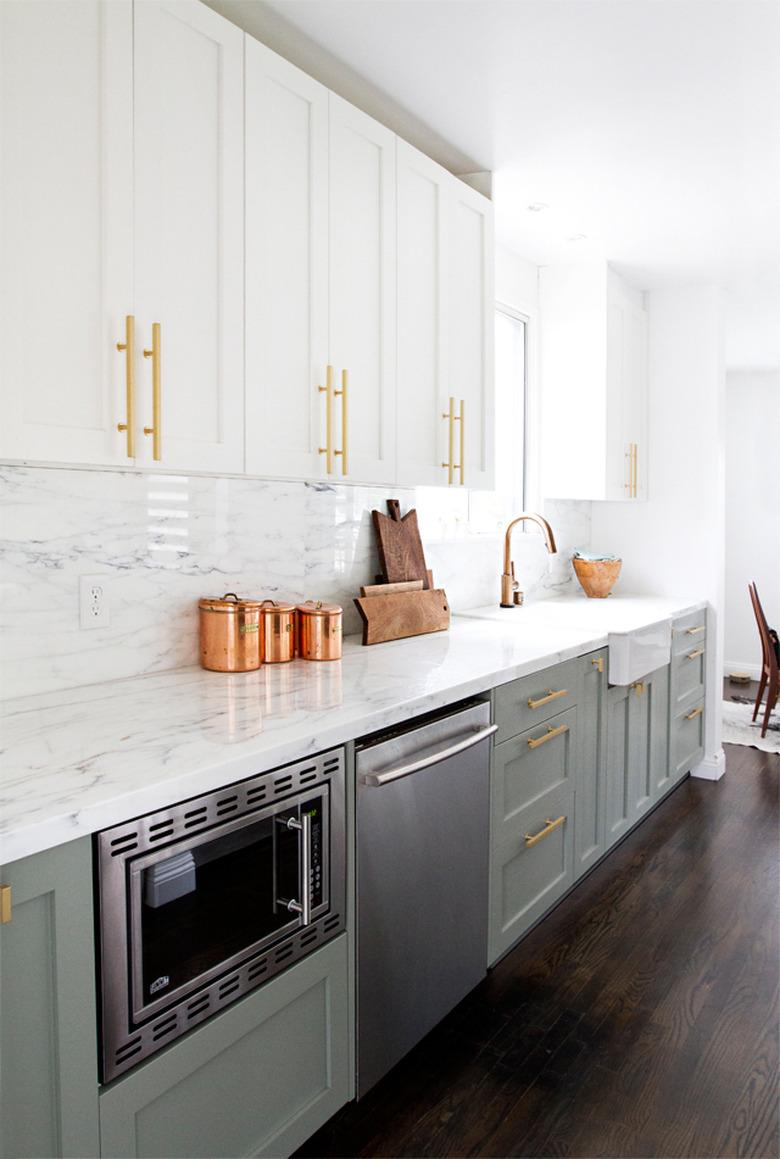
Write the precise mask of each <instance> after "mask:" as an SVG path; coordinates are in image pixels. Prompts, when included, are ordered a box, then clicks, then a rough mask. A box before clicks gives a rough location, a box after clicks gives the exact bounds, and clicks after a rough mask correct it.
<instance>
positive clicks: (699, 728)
mask: <svg viewBox="0 0 780 1159" xmlns="http://www.w3.org/2000/svg"><path fill="white" fill-rule="evenodd" d="M671 751H672V768H673V770H674V776H675V779H676V780H679V779H680V777H682V776H683V774H684V773H687V772H688V771H689V770H690V768H691V766H692V765H694V764H695V763H696V761H697V760H699V758H700V757H701V756H702V755H703V753H704V700H703V699H702V700H700V701H699V703H698V704H696V703H693V704H691V705H689V706H688V707H687V708H686V709H685V711H684V712H682V713H680V715H679V716H677V717H675V719H674V721H673V722H672V743H671Z"/></svg>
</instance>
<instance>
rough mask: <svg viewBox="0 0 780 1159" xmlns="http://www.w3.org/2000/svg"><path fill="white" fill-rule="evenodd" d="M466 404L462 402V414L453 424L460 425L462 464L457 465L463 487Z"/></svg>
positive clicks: (464, 477)
mask: <svg viewBox="0 0 780 1159" xmlns="http://www.w3.org/2000/svg"><path fill="white" fill-rule="evenodd" d="M464 410H465V403H464V401H463V399H461V400H460V414H459V415H458V416H457V418H453V420H452V421H453V422H458V423H460V462H459V463H458V464H457V466H458V470H459V471H460V485H461V487H462V486H463V484H464V483H465V481H466V476H465V470H466V419H465V415H464Z"/></svg>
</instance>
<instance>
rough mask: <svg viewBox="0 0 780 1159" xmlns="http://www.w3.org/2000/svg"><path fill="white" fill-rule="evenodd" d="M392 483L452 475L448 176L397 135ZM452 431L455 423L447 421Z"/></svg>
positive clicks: (430, 482) (430, 481)
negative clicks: (395, 447)
mask: <svg viewBox="0 0 780 1159" xmlns="http://www.w3.org/2000/svg"><path fill="white" fill-rule="evenodd" d="M396 164H397V173H396V180H397V189H398V375H397V380H398V389H397V395H396V397H397V400H398V401H397V406H398V413H397V419H396V429H397V440H398V477H397V481H398V483H399V484H400V485H401V486H403V487H414V486H418V485H419V486H435V485H440V484H442V483H447V482H450V483H457V482H458V479H459V474H458V472H457V471H456V470H455V469H454V464H453V466H452V467H450V466H442V464H443V463H445V462H447V461H448V459H449V433H450V421H451V420H450V419H449V417H446V418H445V417H444V416H445V413H446V412H448V410H449V398H448V388H447V327H446V310H447V243H448V230H447V207H448V191H449V188H450V183H451V182H452V181H453V178H452V177H451V176H450V174H449V173H447V172H446V170H444V169H442V168H441V166H440V165H437V164H436V162H435V161H431V160H430V158H428V157H426V156H425V155H424V154H423V153H420V152H418V150H417V149H413V148H412V146H411V145H407V144H406V142H405V141H401V140H400V139H399V140H398V141H397V151H396ZM452 430H453V435H455V434H456V433H457V424H456V425H454V426H453V428H452ZM458 445H459V444H458V443H457V442H456V443H455V446H456V447H457V446H458Z"/></svg>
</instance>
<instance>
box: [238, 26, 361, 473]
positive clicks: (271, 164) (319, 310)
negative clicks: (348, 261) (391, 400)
mask: <svg viewBox="0 0 780 1159" xmlns="http://www.w3.org/2000/svg"><path fill="white" fill-rule="evenodd" d="M245 67H246V469H247V471H249V472H250V473H251V474H255V475H281V476H293V477H298V478H301V477H302V478H312V477H315V478H316V477H319V476H322V475H324V474H325V473H326V459H325V455H321V454H320V453H319V448H320V447H321V446H324V445H325V439H326V435H327V431H326V425H325V418H326V405H327V400H326V398H325V396H324V394H323V393H322V392H320V391H319V390H318V387H319V386H320V385H322V386H325V385H326V374H327V365H326V364H327V361H328V91H327V89H325V88H323V86H322V85H321V84H318V83H317V81H315V80H312V79H311V77H309V76H307V75H306V74H305V73H303V72H301V71H300V70H299V69H297V68H295V67H294V66H293V65H291V64H288V62H287V61H286V60H283V59H282V57H280V56H277V55H276V53H274V52H271V50H270V49H268V48H266V47H265V45H263V44H260V43H259V42H258V41H256V40H253V39H252V38H251V37H249V36H248V37H247V38H246V60H245ZM331 405H333V402H332V401H331ZM335 462H336V463H338V459H337V460H335Z"/></svg>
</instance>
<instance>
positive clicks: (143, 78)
mask: <svg viewBox="0 0 780 1159" xmlns="http://www.w3.org/2000/svg"><path fill="white" fill-rule="evenodd" d="M107 7H109V8H110V7H111V5H107ZM134 32H135V43H134V94H135V280H136V295H135V298H136V315H137V323H136V330H137V335H138V346H139V358H138V368H137V374H136V380H137V381H136V391H137V395H138V407H139V411H140V413H141V415H142V419H143V421H142V423H141V424H140V426H142V427H143V428H144V429H145V432H146V433H139V436H138V443H139V452H138V454H139V455H140V456H141V457H142V459H143V461H144V462H145V463H151V462H153V461H159V462H160V464H161V465H162V466H164V467H173V468H177V469H180V470H206V471H242V470H243V467H244V366H243V311H244V294H243V282H244V230H243V218H244V195H243V181H244V134H243V52H244V36H243V33H242V32H241V31H240V30H239V29H238V28H236V27H235V25H233V24H230V23H229V22H228V21H227V20H224V19H223V18H222V17H221V16H218V15H217V14H216V13H214V12H212V11H211V10H210V9H209V8H207V7H206V6H205V5H204V4H199V3H197V2H196V0H144V2H143V3H137V4H136V5H135V7H134ZM155 324H156V325H155ZM141 347H143V348H144V354H145V356H141V354H140V348H141ZM146 351H148V352H149V354H146Z"/></svg>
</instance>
